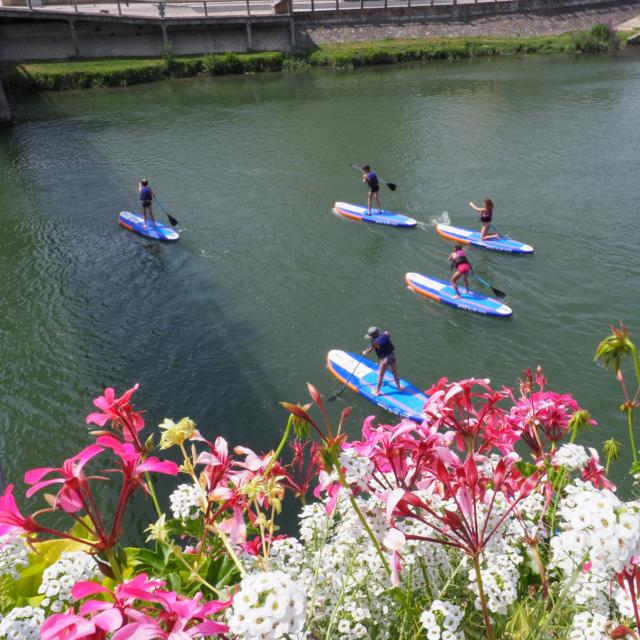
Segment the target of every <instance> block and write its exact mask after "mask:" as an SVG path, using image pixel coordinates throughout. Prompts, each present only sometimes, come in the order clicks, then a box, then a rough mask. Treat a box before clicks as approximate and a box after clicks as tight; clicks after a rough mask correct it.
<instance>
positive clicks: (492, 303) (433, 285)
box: [404, 273, 513, 318]
mask: <svg viewBox="0 0 640 640" xmlns="http://www.w3.org/2000/svg"><path fill="white" fill-rule="evenodd" d="M404 279H405V281H406V283H407V285H409V288H410V289H412V290H413V291H416V292H417V293H421V294H422V295H423V296H427V297H428V298H432V299H433V300H437V301H438V302H442V303H444V304H448V305H451V306H452V307H456V308H458V309H463V310H464V311H473V312H474V313H481V314H483V315H485V316H494V317H496V318H508V317H509V316H511V315H512V314H513V311H512V310H511V309H510V308H509V307H507V305H506V304H502V302H500V301H499V300H495V299H494V298H489V297H488V296H483V295H482V294H481V293H476V292H475V291H470V292H469V293H466V292H465V290H464V284H463V283H462V282H461V281H460V280H459V281H458V283H459V288H460V295H461V297H460V298H456V292H455V290H454V288H453V287H452V286H451V283H449V282H447V281H446V280H439V279H438V278H431V277H429V276H423V275H421V274H419V273H407V274H405V276H404Z"/></svg>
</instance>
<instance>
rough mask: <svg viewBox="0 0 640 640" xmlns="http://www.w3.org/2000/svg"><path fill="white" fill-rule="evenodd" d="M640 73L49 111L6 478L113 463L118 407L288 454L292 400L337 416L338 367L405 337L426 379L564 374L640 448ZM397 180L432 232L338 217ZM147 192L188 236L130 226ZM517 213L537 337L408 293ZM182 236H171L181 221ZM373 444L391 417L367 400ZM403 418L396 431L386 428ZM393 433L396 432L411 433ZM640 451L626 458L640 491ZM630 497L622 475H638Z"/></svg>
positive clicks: (11, 219)
mask: <svg viewBox="0 0 640 640" xmlns="http://www.w3.org/2000/svg"><path fill="white" fill-rule="evenodd" d="M639 103H640V57H639V56H638V55H637V54H626V55H623V56H619V57H609V56H603V57H587V56H584V57H570V58H554V57H549V58H526V59H512V60H481V61H476V62H457V63H451V64H449V63H443V64H431V65H428V66H417V67H406V68H398V67H396V68H392V67H384V68H372V69H367V70H362V71H344V72H343V71H327V70H321V71H303V72H299V73H298V72H296V73H286V74H274V75H259V76H255V77H227V78H216V79H195V80H188V81H175V82H164V83H159V84H151V85H143V86H137V87H132V88H126V89H116V90H113V89H111V90H93V91H85V92H73V93H65V94H45V95H38V96H34V97H31V98H28V99H26V98H24V99H22V100H21V101H20V103H19V104H18V106H17V109H16V117H17V123H16V125H15V126H14V127H13V128H12V129H10V130H5V131H3V132H2V133H0V189H1V192H2V194H3V197H2V199H0V221H1V223H2V240H1V243H2V251H1V253H0V265H1V267H2V273H3V278H2V279H1V280H0V304H1V305H2V319H1V325H0V327H1V332H0V337H1V340H2V342H1V345H2V358H1V360H0V376H1V380H2V411H1V416H0V459H1V460H2V465H3V467H4V472H5V476H6V478H7V479H8V480H14V481H15V480H19V479H20V477H21V475H22V473H23V472H24V471H25V470H26V469H27V468H30V467H32V466H41V465H46V466H50V465H54V466H56V465H57V464H59V463H60V462H61V461H62V460H63V459H64V458H65V457H67V456H68V455H70V454H71V453H72V452H75V451H76V450H77V449H78V448H79V447H81V446H82V445H84V444H85V443H87V442H88V441H89V438H88V436H87V435H86V429H85V427H84V422H83V421H84V416H85V414H86V413H88V412H89V411H90V409H91V400H92V398H93V397H95V396H97V395H98V394H99V392H100V390H101V389H102V388H103V387H105V386H107V385H112V386H114V387H116V389H117V390H118V391H121V390H124V389H126V388H128V387H129V386H131V385H132V384H133V383H135V382H139V383H140V385H141V388H140V391H139V392H138V394H137V396H136V398H137V405H138V406H139V407H140V408H144V409H146V411H147V413H146V418H147V421H148V423H149V424H150V425H155V424H158V423H159V422H160V421H161V420H162V419H163V418H164V417H172V418H180V417H182V416H184V415H189V416H190V417H192V418H193V419H195V420H196V421H197V422H198V424H199V426H200V428H201V429H202V431H203V432H204V433H206V434H207V435H208V436H209V437H214V436H215V435H217V434H220V435H223V436H225V437H226V438H227V439H228V440H229V441H230V442H231V443H232V444H244V445H247V446H250V447H253V448H255V449H265V448H267V447H271V446H273V445H275V443H276V441H277V439H278V437H279V435H280V433H281V432H282V428H283V426H284V423H285V420H286V416H285V413H284V412H283V410H281V409H280V408H279V406H278V404H277V402H278V401H279V400H288V401H294V402H297V401H304V400H305V398H306V391H305V381H311V382H313V383H314V384H316V385H317V386H318V388H319V389H320V390H321V391H322V392H323V393H325V394H326V395H328V394H330V393H331V392H332V391H334V390H336V389H337V388H338V384H337V383H336V382H335V381H334V380H333V379H332V378H331V376H330V375H329V373H328V372H327V371H326V369H325V365H324V358H325V355H326V353H327V351H328V350H329V349H331V348H334V347H339V348H345V349H349V350H354V351H358V350H361V349H362V348H364V346H365V345H366V343H365V341H364V340H363V335H364V333H365V331H366V329H367V327H368V326H369V325H371V324H377V325H379V326H381V327H383V328H386V329H389V330H390V331H391V333H392V336H393V340H394V343H395V345H396V348H397V352H398V364H399V369H400V372H401V375H402V376H403V377H405V378H407V379H409V380H411V381H413V382H414V383H416V384H417V385H419V386H422V387H423V388H426V387H428V386H430V385H431V384H432V383H433V382H434V381H436V380H437V379H438V378H439V377H441V376H447V377H449V378H451V379H457V378H462V377H470V376H477V377H489V378H491V379H492V381H493V383H494V384H495V385H496V386H500V385H512V386H515V385H516V383H517V378H518V375H519V373H520V372H521V371H522V370H523V369H524V368H525V367H528V366H531V367H535V366H536V365H538V364H542V365H543V366H544V369H545V372H546V374H547V376H548V377H549V379H550V381H551V386H552V387H553V388H555V389H557V390H560V391H566V392H572V393H574V394H575V396H576V397H577V398H578V400H579V401H580V402H581V403H582V404H583V405H584V406H585V407H586V408H588V409H589V410H590V411H591V412H592V414H593V415H594V416H595V417H596V419H597V420H598V421H599V423H600V426H599V427H598V428H597V429H596V430H594V431H592V432H591V434H590V435H588V436H587V437H586V438H585V440H584V442H587V443H589V444H600V443H601V442H602V441H603V440H605V439H606V438H609V437H611V436H612V435H615V436H616V437H617V438H618V439H619V440H621V441H623V442H625V443H626V436H625V431H624V424H623V420H622V417H621V416H620V415H619V414H618V413H617V406H618V404H619V402H620V401H621V392H620V391H619V389H618V387H617V385H616V383H615V381H614V380H613V377H612V376H611V374H610V373H609V372H607V371H605V370H604V369H603V368H602V367H601V366H599V365H597V364H595V363H594V362H593V353H594V348H595V346H596V344H597V342H598V341H599V340H600V339H601V338H602V337H604V335H606V334H607V333H608V325H609V323H612V322H617V321H618V320H619V319H622V320H624V321H625V322H626V323H627V324H628V326H629V327H630V329H631V330H632V332H633V333H635V336H636V338H637V339H640V323H639V322H638V315H639V312H640V302H639V300H638V278H639V277H640V261H638V259H637V251H638V239H639V232H638V224H637V218H638V204H637V203H638V149H639V148H640V109H638V104H639ZM352 162H356V163H364V162H368V163H369V164H371V165H372V166H373V167H374V168H375V169H376V170H377V172H378V174H379V175H380V176H382V177H383V178H385V179H386V180H389V181H394V182H396V183H397V184H398V189H397V191H396V192H395V193H391V192H390V191H388V190H386V189H384V188H383V191H382V193H381V195H382V198H383V200H382V202H383V205H384V206H386V207H388V208H391V209H395V210H398V211H403V212H407V213H410V214H412V215H413V216H414V217H416V218H417V219H418V220H420V221H421V224H420V227H419V228H418V229H416V230H409V231H407V230H394V229H389V228H384V227H376V226H373V225H363V224H358V223H355V222H352V221H348V220H345V219H342V218H339V217H337V216H336V215H334V214H332V213H331V206H332V203H333V202H334V201H336V200H345V201H351V202H359V201H362V200H363V198H364V195H365V194H364V189H363V186H362V184H361V182H360V179H359V175H358V174H357V173H356V172H355V171H353V170H352V169H350V168H349V165H350V163H352ZM143 176H144V177H147V178H149V180H150V181H151V185H152V186H153V187H154V189H155V190H156V193H157V194H158V196H159V198H160V200H161V201H162V203H163V204H164V205H165V207H167V208H168V209H169V211H170V212H171V213H172V214H173V215H174V216H175V217H176V218H178V220H179V222H180V224H179V230H180V232H181V234H182V237H181V239H180V241H179V242H178V243H176V244H174V245H161V244H157V243H154V242H152V241H147V240H145V239H143V238H140V237H139V236H135V235H133V234H131V233H128V232H126V231H125V230H123V229H121V228H120V227H118V225H117V224H116V214H117V212H118V211H119V210H121V209H131V208H135V207H136V200H137V195H136V192H135V186H136V182H137V180H138V179H139V178H141V177H143ZM487 195H488V196H490V197H492V198H493V200H494V202H495V204H496V209H495V222H496V225H497V227H498V228H499V229H500V230H501V231H502V232H503V233H509V234H510V235H511V236H512V237H514V238H516V239H519V240H522V241H524V242H528V243H530V244H533V245H534V246H535V248H536V253H535V255H534V256H533V257H522V258H517V257H510V256H504V255H498V254H489V253H487V252H479V251H471V252H470V258H471V261H472V263H473V265H474V267H475V269H476V271H477V272H478V273H479V274H480V275H483V276H484V277H485V278H486V279H488V280H490V281H491V282H492V283H494V285H495V286H497V287H498V288H500V289H503V290H504V291H506V292H507V293H508V299H507V303H508V304H509V305H510V306H511V307H512V308H513V309H514V316H513V318H512V319H510V320H507V321H499V320H494V319H488V318H483V317H479V316H475V315H472V314H468V313H464V312H460V311H456V310H453V309H450V308H448V307H444V306H441V305H438V304H436V303H433V302H430V301H427V300H426V299H423V298H421V297H419V296H417V295H416V294H413V293H411V292H409V291H408V290H407V289H406V288H405V286H404V282H403V275H404V273H405V272H406V271H418V272H422V273H426V274H431V275H435V276H440V277H448V273H449V271H448V264H447V255H448V252H449V251H450V245H449V244H448V243H446V242H445V241H443V240H442V239H440V238H439V237H438V236H437V235H436V233H435V232H434V228H433V227H434V222H433V221H434V220H444V219H446V218H448V219H450V220H451V221H452V223H454V224H459V225H461V226H465V225H467V226H468V225H471V226H474V225H476V224H477V215H476V214H473V212H472V211H471V209H470V208H469V207H468V205H467V202H468V201H469V200H470V199H473V200H476V201H479V200H481V199H482V198H483V197H485V196H487ZM159 217H161V216H160V215H159ZM347 403H350V404H353V406H354V407H355V410H354V414H353V418H352V419H351V423H350V429H351V432H352V433H356V432H357V430H358V427H359V425H360V424H361V420H362V418H364V417H365V416H367V415H369V414H371V413H373V409H372V407H371V405H369V404H368V403H366V401H363V400H361V399H359V398H356V397H354V396H353V394H351V392H346V393H345V394H343V396H342V398H341V399H340V401H338V402H335V403H333V404H331V405H330V408H331V411H332V412H333V414H334V415H337V413H338V411H339V410H340V409H342V408H343V407H344V406H346V404H347ZM381 417H386V416H384V415H382V416H381ZM390 419H391V418H390ZM629 460H630V453H629V452H628V451H625V452H624V454H623V464H622V465H621V470H622V469H623V468H626V467H627V466H628V462H629ZM616 475H618V477H620V476H619V474H616Z"/></svg>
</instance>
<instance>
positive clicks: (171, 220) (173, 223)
mask: <svg viewBox="0 0 640 640" xmlns="http://www.w3.org/2000/svg"><path fill="white" fill-rule="evenodd" d="M156 202H157V203H158V204H159V205H160V208H161V209H162V210H163V211H164V212H165V213H166V214H167V218H169V222H170V223H171V226H172V227H175V226H177V224H178V221H177V220H176V219H175V218H174V217H173V216H172V215H171V214H170V213H169V212H168V211H167V210H166V209H165V207H164V205H163V204H162V202H160V200H158V196H156Z"/></svg>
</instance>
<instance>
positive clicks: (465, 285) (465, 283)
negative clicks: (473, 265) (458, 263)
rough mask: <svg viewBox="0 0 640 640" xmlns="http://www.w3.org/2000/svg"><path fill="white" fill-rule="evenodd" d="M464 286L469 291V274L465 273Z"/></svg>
mask: <svg viewBox="0 0 640 640" xmlns="http://www.w3.org/2000/svg"><path fill="white" fill-rule="evenodd" d="M464 288H465V289H466V290H467V293H469V276H468V275H467V274H466V273H465V274H464Z"/></svg>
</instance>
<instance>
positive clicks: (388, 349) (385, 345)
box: [373, 333, 395, 360]
mask: <svg viewBox="0 0 640 640" xmlns="http://www.w3.org/2000/svg"><path fill="white" fill-rule="evenodd" d="M373 348H374V349H375V350H376V355H377V356H378V360H380V359H382V358H386V357H387V356H388V355H391V354H392V353H393V352H394V351H395V347H394V346H393V342H391V338H390V337H389V336H388V335H387V334H386V333H383V334H382V335H381V336H378V337H377V338H376V339H375V340H374V341H373Z"/></svg>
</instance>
